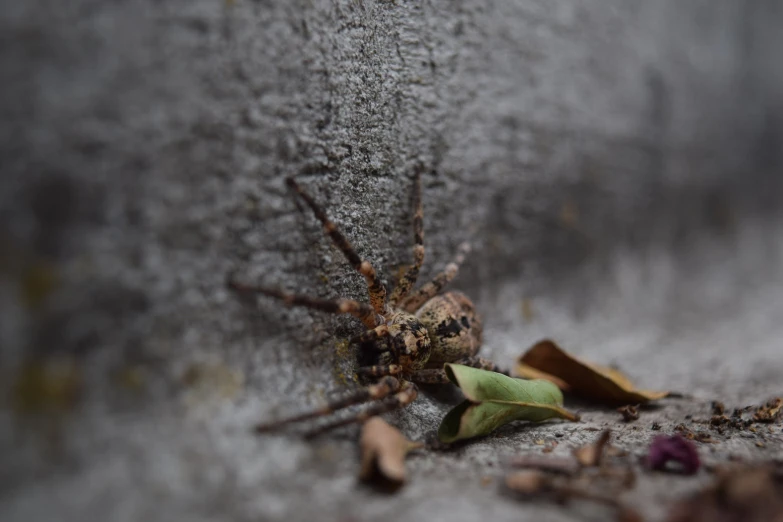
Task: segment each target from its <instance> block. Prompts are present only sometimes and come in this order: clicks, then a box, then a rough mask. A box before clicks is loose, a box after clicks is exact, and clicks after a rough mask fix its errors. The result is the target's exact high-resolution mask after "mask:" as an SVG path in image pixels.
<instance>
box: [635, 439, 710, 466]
mask: <svg viewBox="0 0 783 522" xmlns="http://www.w3.org/2000/svg"><path fill="white" fill-rule="evenodd" d="M669 462H675V463H677V464H678V465H679V466H680V468H679V469H680V471H681V472H682V473H684V474H685V475H693V474H694V473H696V472H697V471H699V466H700V465H701V462H700V460H699V452H698V450H697V449H696V446H694V445H693V443H692V442H691V441H689V440H687V439H685V438H684V437H682V436H680V435H672V436H671V437H667V436H665V435H661V436H659V437H655V439H654V440H653V441H652V444H650V451H649V453H648V455H647V465H648V466H649V467H650V469H657V470H667V469H668V468H667V465H668V464H669Z"/></svg>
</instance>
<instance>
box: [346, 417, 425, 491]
mask: <svg viewBox="0 0 783 522" xmlns="http://www.w3.org/2000/svg"><path fill="white" fill-rule="evenodd" d="M359 445H360V446H361V451H362V467H361V470H360V471H359V478H360V479H362V480H364V481H367V482H377V483H378V484H379V485H383V486H388V487H390V488H392V489H396V488H398V487H400V486H402V484H403V483H404V482H405V456H406V455H407V454H408V452H409V451H411V450H413V449H416V448H421V447H423V446H424V444H422V443H420V442H412V441H410V440H408V439H406V438H405V437H404V436H403V435H402V433H400V432H399V430H397V428H394V427H392V426H390V425H389V424H388V423H386V421H384V420H383V419H381V418H380V417H372V418H371V419H370V420H368V421H367V422H365V423H364V426H363V427H362V436H361V440H360V442H359Z"/></svg>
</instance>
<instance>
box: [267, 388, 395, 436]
mask: <svg viewBox="0 0 783 522" xmlns="http://www.w3.org/2000/svg"><path fill="white" fill-rule="evenodd" d="M399 390H400V381H398V380H397V379H395V378H394V377H384V378H383V379H381V380H380V381H378V382H377V383H376V384H373V385H372V386H367V387H365V388H362V389H360V390H357V391H356V392H354V393H352V394H351V395H348V396H346V397H343V398H341V399H337V400H334V401H331V402H329V404H327V405H326V406H324V407H323V408H319V409H317V410H313V411H309V412H306V413H302V414H300V415H294V416H293V417H288V418H286V419H281V420H277V421H272V422H268V423H263V424H258V425H256V427H255V428H254V430H255V432H256V433H266V432H269V431H274V430H278V429H280V428H282V427H283V426H286V425H288V424H291V423H294V422H299V421H303V420H307V419H312V418H314V417H321V416H323V415H329V414H330V413H334V412H335V411H337V410H340V409H342V408H346V407H348V406H351V405H353V404H358V403H360V402H367V401H373V400H378V399H384V398H386V397H388V396H389V395H390V394H392V393H396V392H397V391H399Z"/></svg>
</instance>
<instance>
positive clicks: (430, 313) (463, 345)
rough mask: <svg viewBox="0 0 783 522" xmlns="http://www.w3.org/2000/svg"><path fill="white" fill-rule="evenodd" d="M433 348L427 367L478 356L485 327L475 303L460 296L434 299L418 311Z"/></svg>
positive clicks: (419, 318) (450, 295)
mask: <svg viewBox="0 0 783 522" xmlns="http://www.w3.org/2000/svg"><path fill="white" fill-rule="evenodd" d="M416 318H417V319H418V320H419V321H420V322H421V324H422V325H424V328H426V329H427V332H428V334H429V338H430V344H431V345H432V351H431V353H430V357H429V360H428V361H427V367H429V368H440V367H442V366H443V363H446V362H454V361H458V360H460V359H463V358H465V357H472V356H474V355H476V354H477V353H478V351H479V348H481V337H482V332H483V323H482V320H481V316H480V315H479V314H478V313H477V312H476V309H475V307H474V306H473V302H472V301H471V300H470V299H468V297H467V296H465V295H464V294H462V293H461V292H446V293H445V294H443V295H439V296H437V297H433V298H432V299H430V300H429V301H427V302H426V303H424V304H423V305H422V306H421V308H419V309H418V310H417V311H416Z"/></svg>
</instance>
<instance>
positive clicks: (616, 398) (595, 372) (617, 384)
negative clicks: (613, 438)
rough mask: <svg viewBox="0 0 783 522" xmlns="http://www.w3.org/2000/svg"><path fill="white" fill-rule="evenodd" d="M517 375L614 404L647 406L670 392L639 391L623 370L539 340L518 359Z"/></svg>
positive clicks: (546, 340)
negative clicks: (575, 355) (545, 380)
mask: <svg viewBox="0 0 783 522" xmlns="http://www.w3.org/2000/svg"><path fill="white" fill-rule="evenodd" d="M517 373H519V374H520V375H522V376H526V375H534V374H535V375H537V376H538V377H540V378H544V379H548V380H550V381H551V382H554V383H555V384H557V385H558V387H560V388H561V389H563V390H569V391H571V392H572V393H574V394H576V395H579V396H582V397H585V398H588V399H593V400H597V401H602V402H606V403H611V404H634V403H644V402H649V401H652V400H656V399H662V398H664V397H666V396H668V395H669V392H661V391H650V390H638V389H636V387H635V386H634V385H633V383H632V382H631V381H630V380H629V379H628V377H626V376H625V375H623V374H622V373H621V372H620V371H618V370H615V369H614V368H609V367H607V366H599V365H597V364H592V363H588V362H585V361H582V360H580V359H578V358H576V357H574V356H573V355H571V354H569V353H567V352H566V351H564V350H563V349H562V348H560V347H559V346H558V345H557V344H555V343H554V342H553V341H550V340H549V339H545V340H543V341H539V342H538V343H536V344H535V345H534V346H533V347H532V348H530V349H529V350H528V351H527V352H526V353H525V354H524V355H522V357H520V358H519V361H518V365H517ZM552 377H555V378H554V379H553V378H552ZM562 383H564V384H565V385H566V387H563V386H561V384H562Z"/></svg>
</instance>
